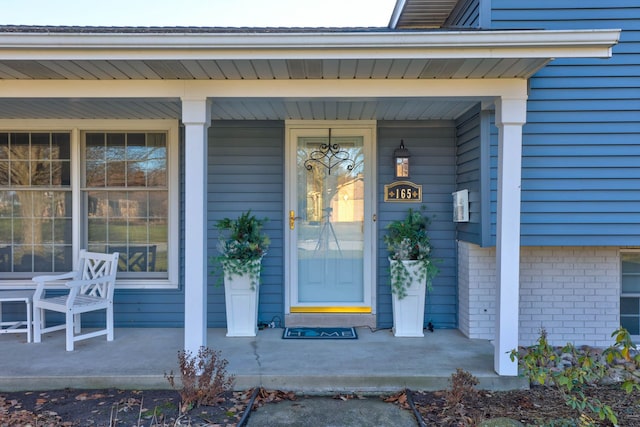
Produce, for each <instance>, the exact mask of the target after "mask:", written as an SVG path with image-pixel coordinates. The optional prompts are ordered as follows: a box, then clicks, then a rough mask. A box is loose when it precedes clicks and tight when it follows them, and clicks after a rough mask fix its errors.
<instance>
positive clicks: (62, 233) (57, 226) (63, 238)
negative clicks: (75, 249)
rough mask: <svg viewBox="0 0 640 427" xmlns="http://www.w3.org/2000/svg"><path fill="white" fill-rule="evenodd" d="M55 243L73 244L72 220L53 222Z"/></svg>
mask: <svg viewBox="0 0 640 427" xmlns="http://www.w3.org/2000/svg"><path fill="white" fill-rule="evenodd" d="M53 227H54V228H53V242H54V243H57V244H61V243H63V244H66V243H70V242H71V233H72V229H71V219H56V220H55V221H54V222H53Z"/></svg>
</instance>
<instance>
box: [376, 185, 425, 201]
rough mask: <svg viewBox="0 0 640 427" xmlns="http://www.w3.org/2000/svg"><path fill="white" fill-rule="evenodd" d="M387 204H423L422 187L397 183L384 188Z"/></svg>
mask: <svg viewBox="0 0 640 427" xmlns="http://www.w3.org/2000/svg"><path fill="white" fill-rule="evenodd" d="M384 201H385V202H422V185H418V184H414V183H413V182H409V181H396V182H393V183H391V184H387V185H385V186H384Z"/></svg>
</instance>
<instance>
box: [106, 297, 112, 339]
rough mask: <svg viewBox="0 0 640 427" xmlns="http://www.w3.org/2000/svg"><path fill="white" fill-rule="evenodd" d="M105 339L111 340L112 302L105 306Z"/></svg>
mask: <svg viewBox="0 0 640 427" xmlns="http://www.w3.org/2000/svg"><path fill="white" fill-rule="evenodd" d="M107 341H113V304H109V306H108V307H107Z"/></svg>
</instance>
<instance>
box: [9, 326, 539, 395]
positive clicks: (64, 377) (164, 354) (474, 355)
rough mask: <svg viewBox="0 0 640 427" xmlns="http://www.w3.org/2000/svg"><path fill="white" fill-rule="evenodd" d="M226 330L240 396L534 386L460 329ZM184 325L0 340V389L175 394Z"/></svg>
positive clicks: (217, 343)
mask: <svg viewBox="0 0 640 427" xmlns="http://www.w3.org/2000/svg"><path fill="white" fill-rule="evenodd" d="M225 332H226V331H225V330H224V329H208V330H207V341H208V342H209V347H210V348H213V349H215V350H220V351H221V353H222V357H224V358H225V359H227V360H228V361H229V365H228V367H227V371H228V373H230V374H233V375H235V376H236V381H235V388H236V389H238V390H243V389H248V388H251V387H256V386H262V387H264V388H267V389H279V390H290V391H296V392H314V393H329V392H380V391H395V390H401V389H404V388H410V389H414V390H440V389H445V388H447V387H448V386H449V383H448V381H449V379H450V377H451V374H452V373H454V372H455V371H456V369H457V368H461V369H464V370H466V371H468V372H470V373H472V374H473V375H475V376H476V377H477V378H478V379H479V381H480V384H479V387H482V388H484V389H490V390H504V389H516V388H523V387H527V386H528V383H527V381H526V380H525V379H524V378H519V377H508V376H499V375H497V374H496V373H495V371H494V369H493V352H494V348H493V345H492V344H491V343H490V342H489V341H487V340H472V339H467V338H465V337H464V336H463V335H462V334H461V333H460V332H458V331H456V330H436V331H435V332H433V333H427V334H426V336H425V337H424V338H403V339H398V338H394V337H393V335H392V333H391V331H390V330H388V329H381V330H377V331H375V332H374V331H373V330H370V329H368V328H358V329H357V333H358V339H357V340H283V339H282V332H283V330H282V329H281V328H273V329H265V330H262V331H259V332H258V335H257V336H256V337H255V338H227V337H225V336H224V335H225ZM184 333H185V331H184V330H183V329H181V328H167V329H162V328H121V329H116V331H115V341H112V342H107V341H106V340H104V339H101V338H96V339H91V340H85V341H80V342H78V343H77V344H76V350H75V351H73V352H67V351H65V343H64V332H57V333H52V334H48V335H46V336H44V337H43V340H42V342H41V343H39V344H33V343H30V344H29V343H27V342H26V338H25V336H24V335H23V334H19V335H18V334H4V335H0V347H1V348H2V365H3V368H2V372H1V373H0V391H23V390H47V389H59V388H65V387H70V388H109V387H115V388H128V389H131V388H133V389H154V388H155V389H166V388H170V387H169V383H168V382H167V380H166V379H165V378H164V374H165V373H169V372H170V371H172V370H173V372H174V373H176V374H177V373H178V359H177V354H178V351H180V350H182V349H183V348H184V339H183V337H184Z"/></svg>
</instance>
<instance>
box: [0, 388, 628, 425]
mask: <svg viewBox="0 0 640 427" xmlns="http://www.w3.org/2000/svg"><path fill="white" fill-rule="evenodd" d="M252 391H253V390H248V391H246V392H233V393H231V392H230V393H227V394H226V395H225V396H223V398H222V399H221V400H220V403H219V404H218V405H217V406H202V407H200V408H194V409H192V410H190V411H189V412H187V413H186V414H182V415H180V414H179V409H178V408H179V405H180V396H179V395H178V393H177V392H176V391H173V390H115V389H109V390H72V389H65V390H52V391H44V392H12V393H0V426H2V427H4V426H26V425H32V426H42V427H49V426H52V427H53V426H64V427H75V426H83V427H84V426H87V427H89V426H112V427H117V426H128V427H131V426H139V427H141V426H153V427H157V426H162V427H165V426H193V427H195V426H225V427H227V426H235V425H237V424H238V422H239V421H240V420H241V419H242V416H243V414H244V411H245V408H246V407H247V404H248V402H249V398H250V396H251V393H252ZM588 393H589V394H590V395H591V396H593V397H597V398H598V399H600V400H601V401H602V402H603V403H605V404H607V405H609V406H611V407H612V408H613V410H614V411H615V412H616V414H617V415H618V421H619V423H618V424H619V425H620V426H640V393H638V392H633V393H631V394H627V393H626V392H624V391H622V390H621V389H620V387H619V386H615V385H612V386H597V387H596V386H594V387H590V388H589V389H588ZM334 397H335V398H336V399H343V400H344V399H352V398H362V397H361V396H357V395H337V396H334ZM408 397H410V398H411V400H413V402H414V403H415V406H416V408H417V411H418V412H419V414H420V416H421V418H422V421H423V423H424V425H427V426H447V427H460V426H475V425H478V423H480V422H481V421H482V420H486V419H490V418H498V417H507V418H511V419H514V420H517V421H520V422H521V423H523V424H524V425H530V426H544V425H549V426H577V425H579V423H578V413H577V412H576V411H574V410H573V409H571V408H570V407H568V406H567V405H566V404H565V403H564V401H563V399H562V398H561V397H560V396H559V395H558V394H557V393H556V392H555V391H554V390H552V389H549V388H545V387H532V388H531V389H530V390H514V391H496V392H489V391H478V392H477V393H467V394H465V395H464V396H463V397H462V399H461V401H460V403H459V404H458V405H455V406H451V407H448V406H447V400H446V391H435V392H423V391H412V392H411V393H410V396H407V394H406V393H404V392H403V393H398V394H396V395H393V396H381V397H380V398H381V399H384V400H385V401H387V402H389V404H396V405H399V406H400V407H402V408H404V409H406V410H411V409H410V404H409V400H410V399H409V398H408ZM296 398H297V397H296V396H295V395H294V394H293V393H283V392H280V391H265V390H260V393H259V395H258V398H257V399H256V401H255V404H254V408H253V409H254V410H258V411H259V410H260V409H259V408H260V406H262V405H266V404H269V405H272V404H273V405H276V404H277V402H279V401H282V400H285V399H287V400H295V399H296ZM367 398H369V399H375V398H378V397H371V396H369V397H367ZM594 422H595V424H594V425H595V426H610V425H611V424H610V423H608V422H605V421H600V420H595V421H594Z"/></svg>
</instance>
